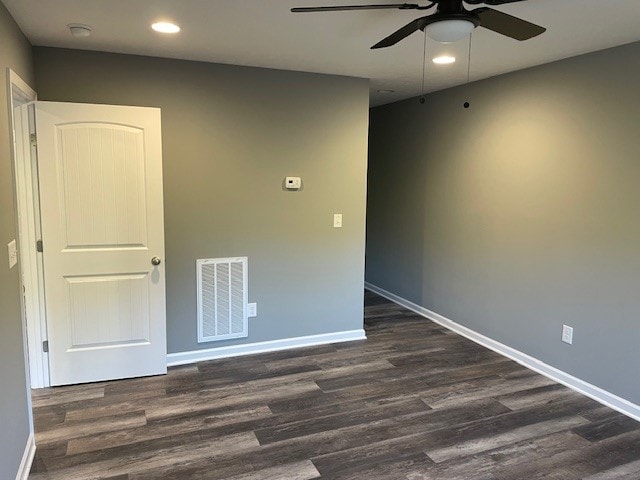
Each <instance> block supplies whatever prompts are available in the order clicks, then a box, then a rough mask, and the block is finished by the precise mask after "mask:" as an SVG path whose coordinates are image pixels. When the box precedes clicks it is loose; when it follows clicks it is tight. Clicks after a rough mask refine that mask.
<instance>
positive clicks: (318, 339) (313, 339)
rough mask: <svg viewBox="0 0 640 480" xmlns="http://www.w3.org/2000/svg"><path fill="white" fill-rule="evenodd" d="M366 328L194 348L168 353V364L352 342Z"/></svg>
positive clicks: (363, 338) (182, 363) (362, 338)
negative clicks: (188, 350) (189, 350)
mask: <svg viewBox="0 0 640 480" xmlns="http://www.w3.org/2000/svg"><path fill="white" fill-rule="evenodd" d="M366 338H367V336H366V335H365V332H364V330H362V329H361V330H348V331H344V332H335V333H323V334H320V335H308V336H306V337H294V338H285V339H282V340H271V341H268V342H256V343H246V344H244V345H231V346H228V347H217V348H208V349H206V350H193V351H191V352H179V353H169V354H167V366H168V367H174V366H176V365H186V364H189V363H195V362H203V361H205V360H215V359H218V358H228V357H238V356H240V355H254V354H256V353H266V352H275V351H278V350H288V349H290V348H300V347H311V346H313V345H325V344H327V343H341V342H351V341H353V340H366Z"/></svg>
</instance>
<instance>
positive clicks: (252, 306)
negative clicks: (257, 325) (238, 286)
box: [247, 303, 258, 318]
mask: <svg viewBox="0 0 640 480" xmlns="http://www.w3.org/2000/svg"><path fill="white" fill-rule="evenodd" d="M257 316H258V304H257V303H248V304H247V317H249V318H252V317H257Z"/></svg>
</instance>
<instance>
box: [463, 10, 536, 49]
mask: <svg viewBox="0 0 640 480" xmlns="http://www.w3.org/2000/svg"><path fill="white" fill-rule="evenodd" d="M473 13H475V14H476V15H478V16H479V17H480V26H481V27H484V28H487V29H489V30H492V31H494V32H496V33H500V34H501V35H505V36H507V37H511V38H513V39H515V40H520V41H522V40H529V39H530V38H533V37H537V36H538V35H540V34H542V33H544V32H546V31H547V29H546V28H544V27H541V26H539V25H536V24H535V23H531V22H527V21H526V20H522V19H521V18H518V17H514V16H513V15H509V14H507V13H503V12H499V11H498V10H494V9H493V8H489V7H481V8H476V9H475V10H473Z"/></svg>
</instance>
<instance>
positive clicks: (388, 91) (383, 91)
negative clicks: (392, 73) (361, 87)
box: [378, 89, 395, 93]
mask: <svg viewBox="0 0 640 480" xmlns="http://www.w3.org/2000/svg"><path fill="white" fill-rule="evenodd" d="M394 92H395V90H384V89H382V90H378V93H394Z"/></svg>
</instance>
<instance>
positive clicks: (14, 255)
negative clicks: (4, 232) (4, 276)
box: [7, 240, 18, 268]
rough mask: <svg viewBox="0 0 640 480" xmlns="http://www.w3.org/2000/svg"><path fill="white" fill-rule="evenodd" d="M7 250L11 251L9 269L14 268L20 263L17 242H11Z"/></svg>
mask: <svg viewBox="0 0 640 480" xmlns="http://www.w3.org/2000/svg"><path fill="white" fill-rule="evenodd" d="M7 249H8V250H9V268H13V267H15V266H16V263H18V249H17V247H16V241H15V240H11V241H10V242H9V244H8V245H7Z"/></svg>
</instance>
